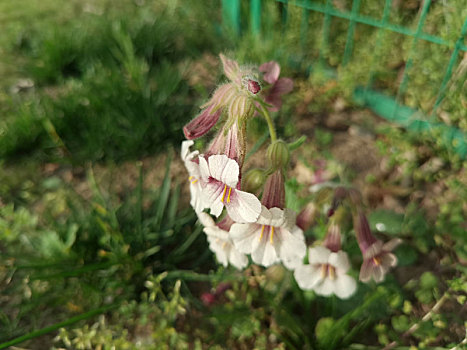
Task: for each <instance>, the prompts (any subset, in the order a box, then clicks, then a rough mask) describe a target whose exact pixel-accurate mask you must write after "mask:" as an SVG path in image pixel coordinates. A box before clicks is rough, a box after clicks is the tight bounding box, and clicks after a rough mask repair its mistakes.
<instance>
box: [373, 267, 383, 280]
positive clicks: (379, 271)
mask: <svg viewBox="0 0 467 350" xmlns="http://www.w3.org/2000/svg"><path fill="white" fill-rule="evenodd" d="M372 275H373V279H374V280H375V282H376V283H380V282H383V280H384V275H385V268H384V266H382V265H373V266H372Z"/></svg>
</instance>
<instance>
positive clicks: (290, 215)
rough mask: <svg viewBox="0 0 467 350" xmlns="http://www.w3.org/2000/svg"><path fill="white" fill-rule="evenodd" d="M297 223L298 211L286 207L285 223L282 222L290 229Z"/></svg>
mask: <svg viewBox="0 0 467 350" xmlns="http://www.w3.org/2000/svg"><path fill="white" fill-rule="evenodd" d="M296 223H297V213H295V211H293V210H292V209H289V208H285V209H284V223H283V224H282V226H283V227H285V228H287V229H289V231H291V230H292V229H293V228H294V227H295V226H296Z"/></svg>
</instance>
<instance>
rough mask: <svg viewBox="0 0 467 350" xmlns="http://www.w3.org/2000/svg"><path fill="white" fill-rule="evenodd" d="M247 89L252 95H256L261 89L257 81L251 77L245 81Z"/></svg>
mask: <svg viewBox="0 0 467 350" xmlns="http://www.w3.org/2000/svg"><path fill="white" fill-rule="evenodd" d="M247 86H248V91H250V92H251V93H252V94H253V95H256V94H257V93H258V92H260V91H261V85H259V83H258V82H257V81H254V80H252V79H248V81H247Z"/></svg>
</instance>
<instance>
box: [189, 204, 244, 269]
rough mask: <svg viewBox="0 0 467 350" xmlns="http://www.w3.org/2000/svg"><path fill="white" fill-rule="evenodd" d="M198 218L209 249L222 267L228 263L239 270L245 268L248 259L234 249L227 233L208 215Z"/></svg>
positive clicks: (201, 215)
mask: <svg viewBox="0 0 467 350" xmlns="http://www.w3.org/2000/svg"><path fill="white" fill-rule="evenodd" d="M198 218H199V221H201V223H202V224H203V226H204V230H203V231H204V232H205V233H206V235H207V238H208V242H209V248H210V249H211V250H212V251H213V252H214V253H215V254H216V258H217V260H219V262H220V263H221V264H222V265H224V266H227V265H228V264H229V263H230V264H231V265H233V266H235V267H236V268H237V269H239V270H242V269H243V268H245V267H246V266H247V265H248V258H247V257H246V255H245V254H242V253H240V252H239V251H238V250H237V249H235V247H234V245H233V243H232V240H231V239H230V236H229V232H228V231H226V230H224V229H223V228H221V227H219V226H217V225H216V223H215V222H214V220H213V219H212V218H211V216H210V215H209V214H206V213H199V214H198Z"/></svg>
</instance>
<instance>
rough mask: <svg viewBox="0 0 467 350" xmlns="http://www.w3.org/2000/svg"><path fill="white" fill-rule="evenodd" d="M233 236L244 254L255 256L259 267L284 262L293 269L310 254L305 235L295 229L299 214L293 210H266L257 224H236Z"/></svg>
mask: <svg viewBox="0 0 467 350" xmlns="http://www.w3.org/2000/svg"><path fill="white" fill-rule="evenodd" d="M230 234H231V237H232V241H233V242H234V244H235V247H236V248H237V249H238V250H239V251H240V252H242V253H245V254H251V258H252V259H253V261H254V262H255V263H256V264H259V265H263V266H266V267H267V266H270V265H273V264H275V263H277V262H279V261H282V262H283V263H284V265H285V266H286V267H287V268H289V269H292V268H294V267H295V266H297V265H298V264H300V263H301V261H302V260H303V257H304V256H305V254H306V245H305V237H304V236H303V231H302V230H301V229H300V228H299V227H298V226H296V225H295V213H294V212H293V211H292V210H290V209H284V210H282V209H279V208H271V209H267V208H266V207H265V206H262V210H261V215H260V216H259V218H258V220H257V221H256V222H255V223H248V224H233V225H232V228H231V229H230Z"/></svg>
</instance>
